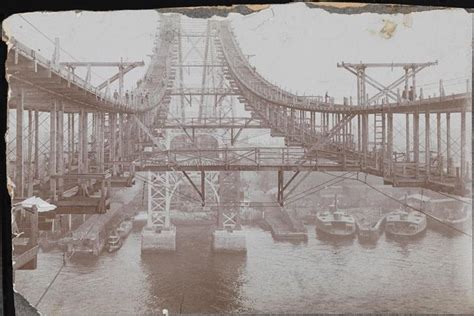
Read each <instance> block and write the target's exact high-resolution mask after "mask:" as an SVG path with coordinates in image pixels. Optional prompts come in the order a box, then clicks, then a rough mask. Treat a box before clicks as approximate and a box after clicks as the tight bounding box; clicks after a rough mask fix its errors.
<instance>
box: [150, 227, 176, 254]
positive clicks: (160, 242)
mask: <svg viewBox="0 0 474 316" xmlns="http://www.w3.org/2000/svg"><path fill="white" fill-rule="evenodd" d="M174 251H176V227H175V226H171V227H170V228H169V229H167V230H157V229H152V228H149V227H146V226H145V227H144V228H143V231H142V253H143V252H148V253H150V252H157V253H159V252H174Z"/></svg>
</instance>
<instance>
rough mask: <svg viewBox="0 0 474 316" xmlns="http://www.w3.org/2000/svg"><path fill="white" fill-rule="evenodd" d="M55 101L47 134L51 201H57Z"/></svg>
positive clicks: (54, 101)
mask: <svg viewBox="0 0 474 316" xmlns="http://www.w3.org/2000/svg"><path fill="white" fill-rule="evenodd" d="M57 106H58V105H57V100H56V99H55V100H53V106H52V109H51V112H50V114H49V121H50V132H49V133H50V134H49V175H50V180H49V181H50V188H51V193H52V196H53V201H57V197H56V178H54V176H55V175H56V155H57V153H56V145H57V143H56V127H57V126H56V118H57V115H56V109H57Z"/></svg>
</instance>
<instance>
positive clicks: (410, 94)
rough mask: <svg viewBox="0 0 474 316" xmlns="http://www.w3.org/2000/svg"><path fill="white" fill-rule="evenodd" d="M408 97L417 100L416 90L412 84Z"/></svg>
mask: <svg viewBox="0 0 474 316" xmlns="http://www.w3.org/2000/svg"><path fill="white" fill-rule="evenodd" d="M408 99H410V101H413V100H415V90H414V89H413V86H410V91H409V92H408Z"/></svg>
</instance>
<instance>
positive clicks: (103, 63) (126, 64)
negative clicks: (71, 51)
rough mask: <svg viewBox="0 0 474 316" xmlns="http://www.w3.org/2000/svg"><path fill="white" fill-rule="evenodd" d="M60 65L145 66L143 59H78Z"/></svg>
mask: <svg viewBox="0 0 474 316" xmlns="http://www.w3.org/2000/svg"><path fill="white" fill-rule="evenodd" d="M59 65H61V66H66V67H88V66H90V67H129V66H134V67H138V66H145V63H144V62H143V61H130V62H126V61H124V62H120V61H118V62H113V61H105V62H100V61H77V62H75V61H74V62H70V61H68V62H60V63H59Z"/></svg>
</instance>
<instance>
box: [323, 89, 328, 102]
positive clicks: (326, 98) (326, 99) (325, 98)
mask: <svg viewBox="0 0 474 316" xmlns="http://www.w3.org/2000/svg"><path fill="white" fill-rule="evenodd" d="M328 99H329V95H328V92H327V91H326V95H325V96H324V103H328Z"/></svg>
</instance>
